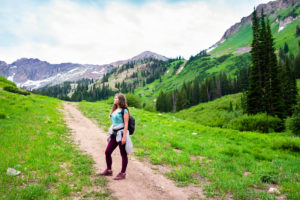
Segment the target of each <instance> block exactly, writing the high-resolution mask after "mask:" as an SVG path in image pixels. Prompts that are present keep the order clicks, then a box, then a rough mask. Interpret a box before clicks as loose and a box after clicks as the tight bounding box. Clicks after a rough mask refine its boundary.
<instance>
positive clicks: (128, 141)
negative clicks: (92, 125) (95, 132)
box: [108, 123, 133, 154]
mask: <svg viewBox="0 0 300 200" xmlns="http://www.w3.org/2000/svg"><path fill="white" fill-rule="evenodd" d="M113 130H118V132H117V135H116V141H117V142H121V140H122V136H123V132H124V123H122V124H118V125H113V124H112V125H111V126H110V127H109V130H108V132H109V141H110V138H111V135H112V134H113ZM132 146H133V145H132V141H131V139H130V136H129V130H127V134H126V143H125V150H126V153H127V154H129V153H130V152H131V150H132Z"/></svg>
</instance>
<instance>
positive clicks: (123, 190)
mask: <svg viewBox="0 0 300 200" xmlns="http://www.w3.org/2000/svg"><path fill="white" fill-rule="evenodd" d="M63 104H64V110H63V113H64V115H65V121H66V123H67V126H68V127H69V128H70V129H71V133H72V136H73V139H74V140H75V142H77V143H79V147H80V149H82V150H83V151H85V152H86V153H88V154H89V155H91V156H92V158H93V159H94V160H95V168H96V170H97V173H98V172H100V171H103V170H104V169H105V168H106V163H105V154H104V152H105V148H106V146H107V142H106V138H107V133H105V132H104V130H103V128H99V127H98V126H97V125H96V124H95V123H94V122H92V121H91V120H90V119H88V118H86V117H85V116H84V115H83V114H82V113H81V112H80V111H79V110H78V109H77V108H76V104H75V103H67V102H64V103H63ZM112 159H113V165H112V170H113V172H114V176H115V175H117V173H118V172H119V171H120V170H121V156H120V151H119V148H118V147H117V148H116V150H115V151H114V152H113V154H112ZM126 174H127V175H126V179H124V180H120V181H115V180H113V177H114V176H112V177H108V186H109V188H110V189H111V190H112V191H113V192H114V194H113V196H115V197H117V198H118V199H126V200H127V199H130V200H134V199H138V200H141V199H155V200H156V199H172V200H173V199H174V200H176V199H178V200H183V199H189V198H191V197H192V198H193V197H196V198H197V199H198V198H199V199H200V198H205V196H204V195H203V194H202V191H201V189H200V188H199V187H184V188H179V187H176V185H175V184H174V182H173V181H172V180H169V179H167V178H166V177H165V176H164V175H162V174H161V173H160V172H157V171H156V170H153V169H151V166H149V165H147V164H145V163H142V162H140V161H138V160H137V159H136V158H135V157H134V156H133V155H132V154H130V155H129V157H128V166H127V171H126Z"/></svg>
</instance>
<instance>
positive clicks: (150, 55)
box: [111, 51, 168, 66]
mask: <svg viewBox="0 0 300 200" xmlns="http://www.w3.org/2000/svg"><path fill="white" fill-rule="evenodd" d="M147 58H153V59H156V60H162V61H166V60H168V58H167V57H165V56H162V55H159V54H157V53H154V52H151V51H144V52H143V53H141V54H139V55H137V56H134V57H132V58H131V59H128V60H120V61H117V62H113V63H111V65H114V66H120V65H123V64H125V63H129V62H135V61H141V60H145V59H147Z"/></svg>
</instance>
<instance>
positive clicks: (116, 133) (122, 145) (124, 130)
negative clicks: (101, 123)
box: [100, 93, 132, 180]
mask: <svg viewBox="0 0 300 200" xmlns="http://www.w3.org/2000/svg"><path fill="white" fill-rule="evenodd" d="M122 109H123V113H122ZM122 115H124V116H122ZM129 115H130V113H129V109H128V106H127V103H126V97H125V95H124V94H122V93H118V94H116V95H115V98H114V104H113V107H112V109H111V112H110V115H109V117H110V118H111V119H112V121H113V124H112V125H111V127H110V128H109V137H108V138H107V142H108V145H107V147H106V150H105V157H106V165H107V168H106V169H105V170H104V171H103V172H102V173H100V175H101V176H112V175H113V172H112V169H111V165H112V158H111V154H112V152H113V151H114V150H115V149H116V147H117V146H119V149H120V153H121V156H122V170H121V172H120V173H119V174H118V175H117V176H116V177H115V178H114V180H120V179H124V178H125V177H126V167H127V164H128V157H127V154H129V153H130V151H131V148H132V142H131V139H130V137H129V130H128V121H129Z"/></svg>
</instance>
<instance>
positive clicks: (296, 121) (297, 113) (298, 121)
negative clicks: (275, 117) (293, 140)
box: [285, 102, 300, 135]
mask: <svg viewBox="0 0 300 200" xmlns="http://www.w3.org/2000/svg"><path fill="white" fill-rule="evenodd" d="M285 127H286V128H287V129H288V130H290V131H292V132H293V133H295V134H296V135H300V102H298V104H297V105H296V106H295V107H294V113H293V115H292V116H291V117H289V118H287V119H286V120H285Z"/></svg>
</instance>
